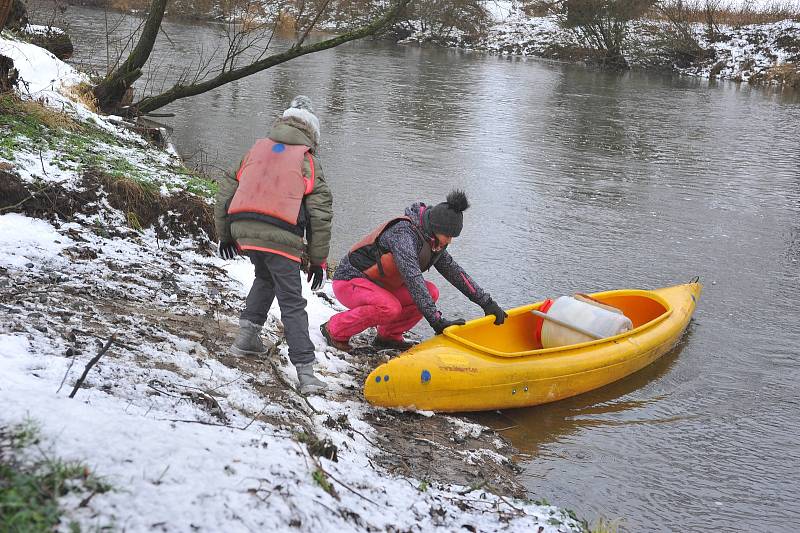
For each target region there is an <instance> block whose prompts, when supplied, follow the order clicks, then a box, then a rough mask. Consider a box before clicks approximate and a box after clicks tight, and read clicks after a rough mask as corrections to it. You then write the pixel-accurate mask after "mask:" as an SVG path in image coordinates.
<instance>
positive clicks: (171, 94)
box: [93, 0, 413, 116]
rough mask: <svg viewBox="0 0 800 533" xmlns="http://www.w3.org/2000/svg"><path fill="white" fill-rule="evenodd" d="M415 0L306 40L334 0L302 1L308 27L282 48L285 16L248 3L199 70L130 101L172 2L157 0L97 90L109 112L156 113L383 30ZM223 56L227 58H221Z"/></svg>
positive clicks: (301, 15) (403, 0)
mask: <svg viewBox="0 0 800 533" xmlns="http://www.w3.org/2000/svg"><path fill="white" fill-rule="evenodd" d="M412 1H413V0H394V1H393V3H392V4H390V5H389V7H388V8H386V10H385V11H384V12H383V13H382V14H377V15H375V16H373V17H372V18H371V19H370V20H369V21H367V22H366V23H365V24H364V25H362V26H360V27H357V28H354V29H351V30H349V31H346V32H345V33H342V34H340V35H337V36H336V37H332V38H330V39H325V40H322V41H319V42H316V43H312V44H306V43H305V41H306V39H307V37H308V35H309V34H310V32H311V31H312V30H313V29H314V27H315V26H316V24H317V23H318V22H319V20H320V18H321V17H322V16H323V14H324V12H325V10H326V9H327V7H328V4H329V3H330V0H320V1H319V2H317V6H318V7H317V9H316V11H315V12H314V14H313V15H306V13H305V8H306V4H305V2H304V1H303V0H301V1H300V4H299V9H298V11H299V15H298V16H297V20H298V21H300V22H301V23H303V22H305V26H304V27H303V26H300V27H298V29H297V32H296V40H295V42H294V44H292V46H290V47H289V48H288V49H285V50H282V51H274V50H273V49H272V48H270V46H271V43H272V36H273V35H274V33H275V29H276V25H277V23H278V20H279V17H277V16H276V18H275V21H274V24H267V23H265V22H263V20H264V19H263V18H259V17H252V16H250V15H251V13H249V11H250V10H251V8H252V7H253V6H255V5H256V4H255V3H252V4H245V8H244V9H240V10H239V15H238V17H239V18H238V19H237V20H233V19H232V20H231V23H230V25H229V30H228V32H227V42H226V46H225V47H224V48H225V49H224V50H223V51H222V53H221V54H218V53H217V51H215V52H213V53H211V54H210V55H208V56H205V57H204V56H203V55H202V54H201V57H200V58H199V59H198V61H197V63H196V64H195V65H193V67H194V70H193V72H192V71H190V70H189V69H187V70H186V71H184V72H183V73H182V74H181V75H180V76H179V78H178V81H177V82H176V83H175V84H174V85H173V86H172V87H170V88H169V89H167V90H165V91H163V92H160V93H158V94H154V95H147V96H144V97H143V98H141V99H140V100H138V101H136V102H135V103H132V104H131V105H125V104H126V103H127V102H126V100H128V99H130V96H131V91H132V89H131V87H132V85H133V83H134V82H135V81H136V80H138V79H139V78H140V77H141V76H142V73H143V68H144V66H145V64H146V63H147V62H148V60H149V58H150V54H151V53H152V51H153V47H154V45H155V41H156V37H158V34H159V31H160V28H161V23H162V20H163V17H164V10H165V9H166V6H167V2H168V0H152V2H151V4H150V10H149V13H148V15H147V18H146V19H145V21H144V23H143V26H142V31H141V35H140V37H139V40H138V42H137V43H136V45H135V46H134V48H133V50H132V51H131V53H130V54H129V56H128V58H127V59H126V60H125V62H124V63H122V64H121V65H119V66H118V67H117V68H116V69H114V71H113V72H111V73H110V74H108V75H107V76H106V77H105V78H104V79H103V80H101V81H100V82H99V83H98V84H97V85H96V86H95V87H94V89H93V92H94V95H95V97H96V98H97V102H98V104H99V106H100V108H101V109H103V110H104V111H107V112H113V113H118V114H123V115H127V116H134V115H142V114H146V113H150V112H152V111H154V110H156V109H159V108H161V107H164V106H165V105H167V104H170V103H172V102H174V101H175V100H179V99H181V98H187V97H190V96H195V95H198V94H201V93H204V92H207V91H210V90H212V89H216V88H217V87H220V86H222V85H225V84H226V83H230V82H232V81H236V80H239V79H242V78H244V77H247V76H250V75H251V74H255V73H257V72H261V71H262V70H266V69H268V68H271V67H274V66H276V65H279V64H281V63H285V62H287V61H291V60H292V59H295V58H297V57H300V56H304V55H306V54H312V53H314V52H320V51H322V50H328V49H330V48H334V47H336V46H339V45H341V44H344V43H347V42H350V41H354V40H357V39H362V38H364V37H368V36H372V35H377V34H380V33H381V32H383V31H385V30H386V29H387V28H389V27H390V26H391V25H392V24H393V23H394V22H395V21H396V20H397V18H398V16H399V15H400V13H401V12H402V11H403V10H404V9H405V8H406V6H408V5H409V4H410V3H411V2H412ZM254 21H255V22H254ZM259 21H261V22H259ZM270 26H271V27H270ZM220 56H221V59H220V60H218V59H217V58H218V57H220Z"/></svg>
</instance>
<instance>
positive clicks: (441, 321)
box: [431, 315, 464, 335]
mask: <svg viewBox="0 0 800 533" xmlns="http://www.w3.org/2000/svg"><path fill="white" fill-rule="evenodd" d="M463 325H464V319H463V318H457V319H455V320H447V319H446V318H444V317H443V316H441V315H439V318H437V319H436V320H434V321H433V322H431V327H432V328H433V331H435V332H436V334H437V335H441V334H442V332H443V331H444V330H445V329H447V328H449V327H450V326H463Z"/></svg>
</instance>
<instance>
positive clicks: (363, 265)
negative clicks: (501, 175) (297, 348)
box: [320, 190, 508, 351]
mask: <svg viewBox="0 0 800 533" xmlns="http://www.w3.org/2000/svg"><path fill="white" fill-rule="evenodd" d="M468 207H469V202H468V201H467V196H466V194H464V192H462V191H458V190H455V191H452V192H451V193H450V194H448V195H447V201H446V202H442V203H440V204H437V205H435V206H433V207H428V206H426V205H425V204H423V203H415V204H412V205H411V206H410V207H408V208H407V209H406V210H405V216H402V217H398V218H393V219H391V220H389V221H388V222H385V223H383V224H381V225H380V226H378V227H377V228H376V229H375V230H374V231H373V232H372V233H370V234H369V235H367V236H366V237H364V238H363V239H361V240H360V241H359V242H357V243H356V244H355V245H354V246H353V247H352V248H351V249H350V252H349V253H348V254H347V255H345V256H344V258H343V259H342V261H341V263H339V266H338V267H337V268H336V272H335V274H334V276H333V279H334V281H333V292H334V294H335V295H336V298H338V299H339V302H341V303H342V304H344V305H345V306H346V307H348V308H349V309H350V310H349V311H344V312H342V313H338V314H336V315H334V316H332V317H331V319H330V320H329V321H328V322H326V323H325V324H322V326H321V327H320V329H321V331H322V334H323V336H324V337H325V338H326V339H327V341H328V343H329V344H330V345H331V346H334V347H335V348H338V349H340V350H344V351H347V350H349V349H350V344H349V342H348V341H349V339H350V337H351V336H353V335H356V334H357V333H360V332H362V331H364V330H365V329H367V328H369V327H371V326H377V327H378V335H377V337H376V338H375V341H374V346H375V347H376V348H394V349H399V350H407V349H408V348H410V347H411V346H412V343H409V342H407V341H405V339H404V338H403V333H404V332H406V331H408V330H410V329H411V328H412V327H414V325H415V324H416V323H417V322H419V320H420V319H421V318H423V317H424V318H425V319H426V320H427V321H428V323H429V324H430V326H431V327H432V328H433V330H434V331H435V332H436V334H440V333H442V331H444V329H445V328H446V327H448V326H452V325H461V324H464V320H462V319H459V320H448V319H446V318H444V317H443V316H442V313H441V312H440V311H439V310H438V309H437V308H436V300H437V299H438V298H439V290H438V289H437V287H436V285H434V284H433V283H431V282H430V281H425V279H424V278H423V277H422V273H423V272H425V271H426V270H428V269H429V268H430V267H435V268H436V270H438V271H439V273H440V274H442V276H444V278H445V279H446V280H447V281H448V282H450V284H452V285H453V286H454V287H456V288H457V289H458V290H459V291H461V292H462V293H463V294H464V295H465V296H466V297H467V298H469V299H470V300H471V301H473V302H474V303H476V304H478V305H479V306H480V307H481V308H482V309H483V311H484V312H485V313H486V315H487V316H488V315H494V316H495V321H494V323H495V324H497V325H500V324H502V323H503V322H504V321H505V318H506V317H507V316H508V315H506V313H505V312H504V311H503V310H502V308H501V307H500V306H499V305H497V303H496V302H495V301H494V300H493V299H492V297H491V296H490V295H489V293H487V292H485V291H484V290H483V289H481V288H480V287H479V286H478V284H477V283H475V281H474V280H473V279H472V278H471V277H470V276H468V275H467V273H466V272H464V269H462V268H461V267H460V266H459V265H458V263H456V261H455V259H453V257H452V256H451V255H450V253H449V252H448V251H447V246H448V245H449V244H450V242H451V241H452V240H453V238H454V237H458V236H459V235H460V234H461V228H462V226H463V212H464V210H466V209H467V208H468Z"/></svg>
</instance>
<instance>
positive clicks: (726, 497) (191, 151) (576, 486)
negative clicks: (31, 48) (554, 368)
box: [68, 8, 800, 532]
mask: <svg viewBox="0 0 800 533" xmlns="http://www.w3.org/2000/svg"><path fill="white" fill-rule="evenodd" d="M68 17H69V20H70V22H71V25H72V27H71V30H72V35H73V38H74V39H75V41H76V45H77V46H76V48H77V55H76V58H75V59H76V61H78V62H83V63H88V64H95V65H97V66H100V65H102V62H103V60H104V58H105V49H104V47H101V46H99V45H98V43H100V42H102V39H99V38H98V36H99V35H101V33H100V32H101V31H102V28H103V27H104V20H105V15H104V14H103V12H102V11H100V10H92V9H86V8H70V12H69V13H68ZM165 30H166V37H168V39H169V41H170V42H171V43H172V44H170V43H169V42H167V39H166V38H165V37H162V39H161V41H160V45H162V46H161V48H160V49H159V50H158V54H159V55H158V57H159V62H160V64H161V70H160V71H159V72H161V74H158V75H164V76H170V75H174V71H175V69H174V68H173V69H170V65H173V64H176V63H177V62H178V61H177V58H178V57H179V56H180V55H181V54H187V53H191V52H192V51H193V50H196V49H197V47H198V46H199V45H203V46H205V47H206V50H208V49H209V48H210V47H211V44H212V43H214V42H216V40H217V39H218V38H219V31H220V26H214V25H199V24H185V23H174V22H170V23H167V24H165ZM298 93H303V94H307V95H309V96H311V97H312V99H313V100H314V102H315V105H316V110H317V114H318V116H319V118H320V120H321V123H322V143H321V149H320V159H321V161H322V162H323V164H324V169H325V173H326V176H327V179H328V181H329V183H330V185H331V187H332V189H333V192H334V196H335V221H334V238H333V242H332V253H331V258H332V259H334V260H335V259H338V257H339V256H341V255H342V254H343V253H344V252H345V251H346V249H347V248H348V247H349V246H350V244H352V243H353V242H354V241H355V240H357V239H358V238H359V237H360V236H361V235H362V234H364V233H366V232H367V231H368V230H370V229H371V228H372V227H373V226H375V225H376V224H377V223H378V222H380V221H382V220H384V219H387V218H389V217H392V216H395V215H397V214H400V213H402V209H403V207H404V206H406V205H407V204H409V203H411V202H413V201H418V200H422V201H426V202H429V203H437V202H439V201H442V200H443V199H444V196H445V195H446V193H447V192H448V191H449V190H450V189H452V188H455V187H459V188H463V189H464V190H466V191H467V193H468V195H469V197H470V199H471V202H472V207H471V208H470V209H469V210H468V211H467V212H466V216H465V225H464V231H463V233H462V236H461V237H459V238H458V239H456V241H455V242H454V244H453V245H452V246H451V250H452V254H453V255H454V256H455V257H456V258H457V260H458V261H459V262H460V263H461V264H462V265H463V266H464V267H465V268H466V269H467V271H468V272H470V273H471V274H472V275H473V277H474V278H475V279H476V280H477V281H478V283H480V284H481V285H482V286H484V287H485V288H486V289H487V290H489V291H490V292H491V294H492V295H493V296H494V297H495V299H496V300H497V301H498V302H500V304H501V305H503V306H505V307H512V306H517V305H521V304H525V303H529V302H531V301H534V300H538V299H541V298H543V297H550V296H557V295H561V294H571V293H573V292H576V291H583V292H590V291H596V290H605V289H614V288H624V287H636V288H657V287H662V286H666V285H671V284H676V283H683V282H687V281H688V280H689V279H690V278H692V277H693V276H695V275H698V276H700V278H701V281H702V282H703V283H704V284H705V290H704V293H703V296H702V298H701V300H700V303H699V306H698V308H697V312H696V314H695V318H694V320H693V322H692V323H691V325H690V327H689V329H688V331H687V334H686V335H685V337H684V338H683V340H682V342H681V343H680V345H679V346H678V347H677V348H676V349H675V350H674V351H673V352H671V353H669V354H668V355H666V356H665V357H664V358H663V359H661V360H659V361H658V362H656V363H655V364H654V365H652V366H651V367H648V368H646V369H645V370H643V371H641V372H639V373H637V374H635V375H633V376H630V377H629V378H628V379H625V380H623V381H621V382H618V383H616V384H613V385H610V386H608V387H605V388H603V389H601V390H598V391H596V392H593V393H589V394H585V395H583V396H580V397H576V398H573V399H569V400H565V401H562V402H558V403H555V404H551V405H546V406H540V407H536V408H530V409H522V410H513V411H507V412H502V413H484V414H478V415H475V417H476V418H477V419H478V420H480V421H481V422H483V423H486V424H489V425H491V426H493V427H495V428H497V429H502V430H503V433H504V435H506V436H507V437H509V438H510V439H511V441H512V442H513V443H514V444H515V445H516V446H517V447H518V448H519V449H520V451H521V453H522V455H521V457H520V459H521V464H522V466H523V468H524V471H523V473H522V479H523V481H524V483H525V485H526V486H527V487H528V488H529V489H530V492H531V495H532V496H534V497H536V498H542V497H544V498H546V499H547V500H548V501H549V502H551V503H553V504H556V505H559V506H563V507H568V508H572V509H574V510H575V511H576V512H577V513H578V514H579V515H581V516H584V517H587V518H589V519H594V518H597V517H606V518H609V519H612V520H617V521H618V523H619V526H620V530H621V531H708V530H718V531H734V530H735V531H770V532H774V531H787V532H788V531H796V530H797V529H798V528H800V511H799V510H798V506H797V502H798V500H800V484H799V483H798V482H797V475H798V474H797V473H798V472H800V447H798V443H797V435H798V433H800V414H799V411H800V395H799V394H798V385H797V383H798V381H800V361H798V357H799V356H800V348H799V347H800V327H798V324H797V322H798V317H800V305H799V304H798V298H800V262H799V261H800V97H798V95H797V94H792V93H787V92H785V91H783V92H782V91H779V90H775V89H762V88H751V87H749V86H747V85H736V84H732V83H714V82H711V83H709V82H707V81H700V80H695V79H686V78H676V77H672V76H669V75H650V74H642V73H627V74H622V75H619V74H610V73H605V72H599V71H595V70H590V69H586V68H583V67H581V66H575V65H562V64H554V63H548V62H542V61H538V60H525V59H520V58H500V57H496V56H491V55H485V54H480V53H463V52H458V51H452V50H438V49H421V48H418V47H414V46H395V45H390V44H376V43H357V44H350V45H345V46H342V47H339V48H336V49H333V50H330V51H326V52H323V53H319V54H316V55H312V56H307V57H304V58H300V59H298V60H295V61H292V62H290V63H288V64H285V65H281V66H278V67H275V68H273V69H271V70H269V71H266V72H263V73H260V74H258V75H256V76H253V77H250V78H247V79H245V80H241V81H239V82H236V83H232V84H230V85H228V86H225V87H223V88H221V89H218V90H216V91H214V92H212V93H207V94H204V95H201V96H198V97H195V98H193V99H190V100H185V101H180V102H177V103H175V104H173V105H171V106H169V107H168V108H166V109H164V110H163V111H169V112H174V113H176V114H177V116H176V117H175V118H174V119H166V120H167V121H168V123H169V124H170V125H171V126H172V127H174V136H175V140H176V142H177V146H178V148H179V150H180V151H181V153H182V154H184V155H186V156H192V157H193V158H194V160H195V161H198V160H200V161H202V162H203V163H204V164H205V165H206V167H207V168H214V167H215V166H216V167H219V168H232V167H235V165H236V164H237V162H238V161H239V158H240V157H241V155H242V154H243V153H244V151H246V149H247V148H248V147H249V146H250V145H251V143H252V142H253V140H254V139H255V138H257V137H259V136H263V135H264V134H265V133H266V131H267V128H268V125H269V124H270V123H271V121H272V119H273V118H274V117H275V116H276V115H277V114H278V113H280V112H281V111H282V110H283V109H284V108H285V107H286V105H287V103H288V102H289V100H290V99H291V97H292V96H294V95H295V94H298ZM430 279H432V280H433V281H434V282H435V283H437V284H438V285H439V286H440V287H442V289H443V291H442V292H443V295H442V300H441V301H440V304H441V305H440V307H441V309H442V310H443V312H444V313H445V315H446V316H456V315H459V316H463V317H465V318H471V317H475V316H477V315H478V314H480V310H479V309H477V308H476V307H475V306H473V305H472V304H470V303H469V302H468V301H467V300H465V299H464V298H463V297H461V295H460V294H459V293H458V292H457V291H455V290H454V289H452V287H449V286H446V282H444V280H442V278H441V277H440V276H438V274H433V275H431V276H430ZM418 329H419V330H420V331H422V332H423V333H424V334H425V335H428V334H430V330H429V329H427V326H420V327H419V328H418ZM507 428H510V429H507Z"/></svg>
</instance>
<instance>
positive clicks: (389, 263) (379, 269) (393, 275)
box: [347, 217, 444, 290]
mask: <svg viewBox="0 0 800 533" xmlns="http://www.w3.org/2000/svg"><path fill="white" fill-rule="evenodd" d="M403 220H405V221H408V222H411V219H410V218H409V217H398V218H393V219H391V220H389V221H388V222H385V223H383V224H381V225H380V226H378V227H377V228H375V229H374V230H373V231H372V232H371V233H370V234H369V235H367V236H366V237H364V238H363V239H361V240H360V241H358V242H357V243H356V244H354V245H353V247H352V248H350V251H349V252H348V256H347V257H348V260H349V261H350V264H351V265H353V266H354V267H355V268H357V269H358V270H360V271H361V272H363V273H364V275H366V276H367V278H368V279H369V280H370V281H372V282H373V283H375V284H377V285H380V286H381V287H383V288H385V289H389V290H395V289H399V288H400V287H402V286H403V285H405V280H404V279H403V275H402V274H400V271H399V270H398V269H397V264H396V263H395V262H394V257H393V256H392V253H391V252H389V251H388V250H386V249H384V248H383V247H381V246H380V244H378V239H380V237H381V235H383V233H384V232H385V231H386V230H387V229H389V228H390V227H392V226H394V225H395V224H397V223H398V222H400V221H403ZM411 227H412V228H413V229H414V231H415V232H416V233H417V235H419V236H420V238H421V239H422V248H421V249H420V250H419V269H420V270H421V271H422V272H425V271H427V270H428V269H430V268H431V266H433V264H434V263H435V262H436V260H437V259H438V258H439V255H440V254H441V253H442V251H444V249H442V251H439V252H437V253H433V248H432V247H431V243H430V242H429V241H428V239H426V238H425V236H424V235H423V234H422V231H420V229H419V228H417V227H416V226H415V225H414V224H413V223H412V224H411Z"/></svg>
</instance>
